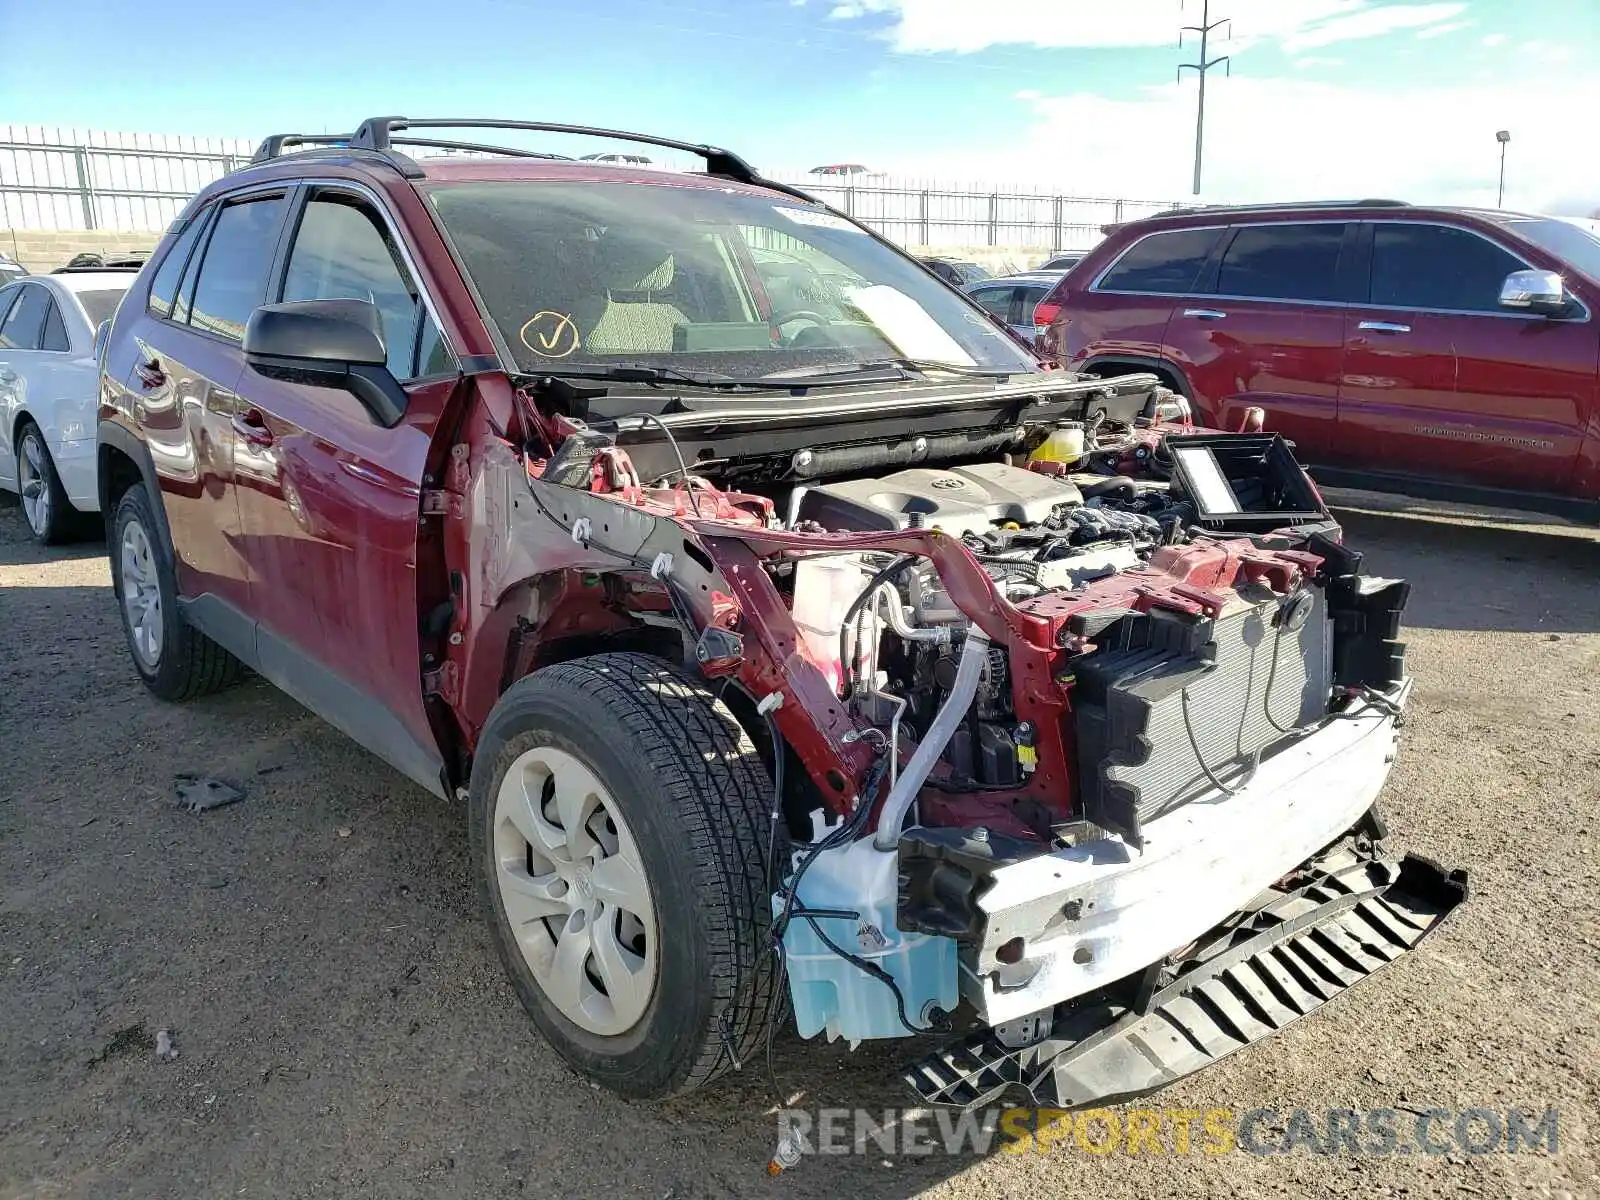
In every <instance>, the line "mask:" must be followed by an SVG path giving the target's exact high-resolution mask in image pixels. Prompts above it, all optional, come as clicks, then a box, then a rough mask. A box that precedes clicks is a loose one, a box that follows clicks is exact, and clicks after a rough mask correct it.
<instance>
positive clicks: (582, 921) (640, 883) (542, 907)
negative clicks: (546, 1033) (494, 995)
mask: <svg viewBox="0 0 1600 1200" xmlns="http://www.w3.org/2000/svg"><path fill="white" fill-rule="evenodd" d="M494 857H495V881H496V884H497V886H498V889H499V894H500V904H501V907H502V908H503V909H504V911H505V914H506V920H507V921H508V922H509V923H510V925H511V931H512V933H513V935H514V936H515V937H516V939H517V945H518V946H519V947H520V949H521V950H522V957H523V959H524V960H525V961H526V962H527V964H528V969H529V970H531V971H532V972H533V977H534V979H535V980H537V981H538V984H539V987H540V988H541V989H542V990H543V992H544V994H545V995H546V996H547V997H548V998H549V999H550V1001H551V1003H553V1004H554V1005H555V1006H556V1007H557V1008H558V1009H560V1010H561V1013H562V1015H563V1016H565V1017H566V1018H567V1019H568V1020H569V1021H571V1022H572V1023H573V1024H575V1025H578V1026H580V1027H581V1028H583V1029H587V1030H588V1031H589V1032H591V1033H597V1034H601V1035H602V1036H613V1035H616V1034H620V1033H624V1032H626V1031H627V1030H629V1029H631V1028H632V1027H633V1026H634V1025H635V1024H636V1023H637V1022H638V1020H639V1018H640V1017H642V1016H643V1015H644V1010H645V1008H646V1007H647V1006H648V1005H649V1003H650V997H651V995H652V994H653V993H654V991H655V985H656V973H657V970H658V955H657V942H658V938H657V931H656V917H655V905H654V904H653V903H652V901H651V897H650V885H649V882H648V881H647V880H646V878H645V873H644V864H643V862H642V861H641V859H640V857H639V847H638V846H637V845H636V844H635V842H634V840H633V833H632V831H631V830H630V829H629V828H628V825H627V822H626V821H624V820H623V819H622V813H621V810H620V809H619V808H618V807H617V805H616V802H615V801H614V800H612V798H611V794H610V793H609V792H608V791H607V790H606V788H605V785H604V784H602V783H601V782H600V780H599V779H598V778H596V777H595V774H594V772H593V771H591V770H590V769H589V768H588V767H586V766H584V764H583V763H581V762H579V761H578V760H577V759H576V758H574V757H573V756H572V755H570V754H568V753H566V752H565V751H563V750H557V749H555V748H554V747H549V746H541V747H537V748H535V749H533V750H528V751H525V752H524V753H523V754H521V755H519V756H518V757H517V759H516V761H515V762H513V763H512V764H511V769H510V770H508V771H507V772H506V775H505V779H503V780H502V781H501V783H500V792H499V794H498V795H497V796H496V797H495V808H494Z"/></svg>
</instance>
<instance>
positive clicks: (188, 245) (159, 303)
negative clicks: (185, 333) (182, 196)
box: [150, 212, 207, 317]
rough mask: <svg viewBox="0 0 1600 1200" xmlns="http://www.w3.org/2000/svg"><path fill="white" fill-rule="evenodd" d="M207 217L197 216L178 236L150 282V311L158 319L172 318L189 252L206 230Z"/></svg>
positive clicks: (202, 214) (197, 214) (203, 215)
mask: <svg viewBox="0 0 1600 1200" xmlns="http://www.w3.org/2000/svg"><path fill="white" fill-rule="evenodd" d="M206 216H207V214H206V213H204V212H200V213H196V214H195V217H194V219H193V220H191V221H190V222H189V224H188V225H187V226H186V227H185V228H184V231H183V232H182V233H180V234H179V235H178V240H177V241H176V242H174V243H173V244H172V249H171V250H169V251H168V252H167V256H166V257H165V258H164V259H162V260H161V267H160V269H159V270H157V271H156V277H155V278H154V279H153V280H151V282H150V311H151V312H153V313H155V315H156V316H158V317H170V316H172V304H173V301H174V300H175V299H176V298H177V295H178V280H179V278H180V277H181V276H182V275H183V267H184V264H185V263H187V262H188V261H189V252H190V251H191V250H193V249H194V242H195V239H196V238H197V237H199V236H200V231H201V230H202V229H204V228H205V224H206Z"/></svg>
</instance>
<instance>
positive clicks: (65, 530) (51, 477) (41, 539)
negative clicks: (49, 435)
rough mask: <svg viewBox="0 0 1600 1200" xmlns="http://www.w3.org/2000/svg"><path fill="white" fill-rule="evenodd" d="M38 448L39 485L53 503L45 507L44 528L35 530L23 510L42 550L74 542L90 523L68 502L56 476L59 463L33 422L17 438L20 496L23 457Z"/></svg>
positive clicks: (23, 519)
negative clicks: (32, 447)
mask: <svg viewBox="0 0 1600 1200" xmlns="http://www.w3.org/2000/svg"><path fill="white" fill-rule="evenodd" d="M30 443H32V444H34V445H36V446H37V447H38V459H39V484H40V486H41V487H43V488H44V489H46V492H47V498H48V501H49V503H48V504H47V505H46V507H45V513H46V515H45V518H44V523H43V526H42V527H40V528H35V526H34V524H33V521H32V519H31V518H30V517H29V516H28V512H27V508H26V505H24V507H23V514H22V522H23V524H24V525H26V526H27V527H28V532H29V533H31V534H32V535H33V540H34V541H36V542H38V543H39V544H40V545H41V546H56V545H60V544H61V543H62V542H66V541H71V540H72V539H73V538H75V537H78V536H81V534H82V533H83V530H84V526H85V524H86V522H85V521H84V520H83V514H81V513H80V512H78V510H77V509H75V508H73V507H72V501H70V500H68V499H67V493H66V490H65V489H64V488H62V486H61V476H60V475H58V474H57V473H56V463H55V459H53V458H51V457H50V446H49V444H48V443H46V441H45V440H44V434H43V433H42V432H41V431H40V429H39V427H38V426H37V425H35V424H34V423H33V422H32V421H24V422H23V423H22V427H21V429H20V430H19V431H18V435H17V461H16V463H15V464H14V465H15V467H16V469H17V474H16V480H17V492H18V495H19V496H20V495H21V492H22V489H23V486H24V485H23V482H22V471H23V456H24V455H25V454H26V453H27V449H28V446H29V444H30Z"/></svg>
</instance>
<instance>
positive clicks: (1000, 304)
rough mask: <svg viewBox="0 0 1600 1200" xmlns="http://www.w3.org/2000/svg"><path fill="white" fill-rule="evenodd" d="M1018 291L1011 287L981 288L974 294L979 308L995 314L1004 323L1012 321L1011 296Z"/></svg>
mask: <svg viewBox="0 0 1600 1200" xmlns="http://www.w3.org/2000/svg"><path fill="white" fill-rule="evenodd" d="M1015 290H1016V289H1014V288H1009V287H998V288H980V289H979V290H978V291H975V292H973V293H972V298H973V300H975V301H976V302H977V304H978V307H979V308H981V309H983V310H984V311H985V312H989V313H993V314H994V315H995V316H997V317H999V318H1000V319H1001V320H1002V321H1010V320H1011V296H1012V293H1013V292H1014V291H1015Z"/></svg>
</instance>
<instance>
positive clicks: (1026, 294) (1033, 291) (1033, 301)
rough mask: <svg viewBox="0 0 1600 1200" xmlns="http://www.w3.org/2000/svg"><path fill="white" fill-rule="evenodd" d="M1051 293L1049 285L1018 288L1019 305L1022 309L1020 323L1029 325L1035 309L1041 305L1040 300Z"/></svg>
mask: <svg viewBox="0 0 1600 1200" xmlns="http://www.w3.org/2000/svg"><path fill="white" fill-rule="evenodd" d="M1049 294H1050V289H1049V288H1047V287H1025V288H1018V289H1017V307H1018V308H1020V309H1021V310H1022V313H1021V317H1020V319H1019V320H1018V321H1017V324H1018V325H1027V324H1029V323H1030V322H1031V321H1032V320H1033V310H1034V309H1036V308H1038V307H1039V301H1041V300H1043V299H1044V298H1045V297H1046V296H1048V295H1049Z"/></svg>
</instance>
